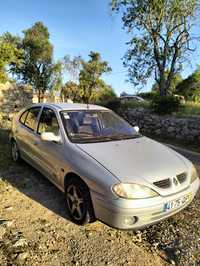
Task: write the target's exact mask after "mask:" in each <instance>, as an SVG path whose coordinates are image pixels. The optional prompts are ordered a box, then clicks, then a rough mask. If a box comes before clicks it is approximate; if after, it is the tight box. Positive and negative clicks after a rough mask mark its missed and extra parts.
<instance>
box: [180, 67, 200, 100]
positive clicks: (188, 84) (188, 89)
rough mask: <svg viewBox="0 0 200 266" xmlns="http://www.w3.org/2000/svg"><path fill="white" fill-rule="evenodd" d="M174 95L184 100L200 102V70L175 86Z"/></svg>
mask: <svg viewBox="0 0 200 266" xmlns="http://www.w3.org/2000/svg"><path fill="white" fill-rule="evenodd" d="M176 93H177V94H180V95H183V96H184V97H185V99H186V100H189V101H195V102H200V68H198V69H197V70H196V71H195V72H194V73H192V74H191V75H190V76H188V77H187V78H186V79H184V80H183V81H182V82H180V83H179V84H178V85H177V86H176Z"/></svg>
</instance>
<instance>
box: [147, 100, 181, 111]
mask: <svg viewBox="0 0 200 266" xmlns="http://www.w3.org/2000/svg"><path fill="white" fill-rule="evenodd" d="M180 106H181V104H180V100H179V99H178V98H177V97H174V96H156V97H154V99H153V100H152V102H151V108H152V110H153V111H154V112H155V113H158V114H160V115H165V114H172V113H174V112H178V111H179V109H180Z"/></svg>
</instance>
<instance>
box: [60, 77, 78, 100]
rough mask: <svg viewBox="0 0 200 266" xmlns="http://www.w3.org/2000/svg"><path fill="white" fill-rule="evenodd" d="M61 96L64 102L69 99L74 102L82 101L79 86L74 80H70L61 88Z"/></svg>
mask: <svg viewBox="0 0 200 266" xmlns="http://www.w3.org/2000/svg"><path fill="white" fill-rule="evenodd" d="M61 98H62V100H63V101H64V102H66V101H67V100H68V99H70V100H72V101H73V102H80V101H81V96H80V88H79V86H78V85H77V84H76V83H75V82H73V81H68V82H67V83H66V84H65V85H64V86H63V87H62V89H61Z"/></svg>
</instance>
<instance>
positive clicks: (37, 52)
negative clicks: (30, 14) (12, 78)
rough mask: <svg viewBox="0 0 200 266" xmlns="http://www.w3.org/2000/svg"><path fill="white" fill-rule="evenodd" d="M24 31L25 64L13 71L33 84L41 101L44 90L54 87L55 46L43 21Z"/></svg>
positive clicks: (23, 79)
mask: <svg viewBox="0 0 200 266" xmlns="http://www.w3.org/2000/svg"><path fill="white" fill-rule="evenodd" d="M23 33H24V38H23V39H22V49H23V50H24V56H23V64H22V65H21V66H15V67H13V72H14V73H16V74H17V75H18V77H19V78H20V79H22V81H24V82H25V83H29V84H31V85H32V86H33V88H34V89H35V91H37V92H38V98H39V101H40V100H41V98H42V97H43V94H44V92H45V91H46V90H48V89H50V88H51V87H52V86H51V85H52V80H51V78H52V74H53V72H54V70H55V65H54V64H53V62H52V56H53V46H52V44H51V43H50V41H49V32H48V29H47V27H45V26H44V25H43V23H42V22H36V23H35V24H34V25H33V26H32V27H31V28H29V29H27V30H24V31H23Z"/></svg>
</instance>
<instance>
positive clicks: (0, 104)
mask: <svg viewBox="0 0 200 266" xmlns="http://www.w3.org/2000/svg"><path fill="white" fill-rule="evenodd" d="M32 98H33V93H32V88H31V87H30V86H26V85H16V84H13V83H9V82H7V83H5V84H0V112H3V113H6V114H11V113H14V112H16V111H18V110H20V109H21V108H22V107H24V106H26V105H28V104H31V103H32Z"/></svg>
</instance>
